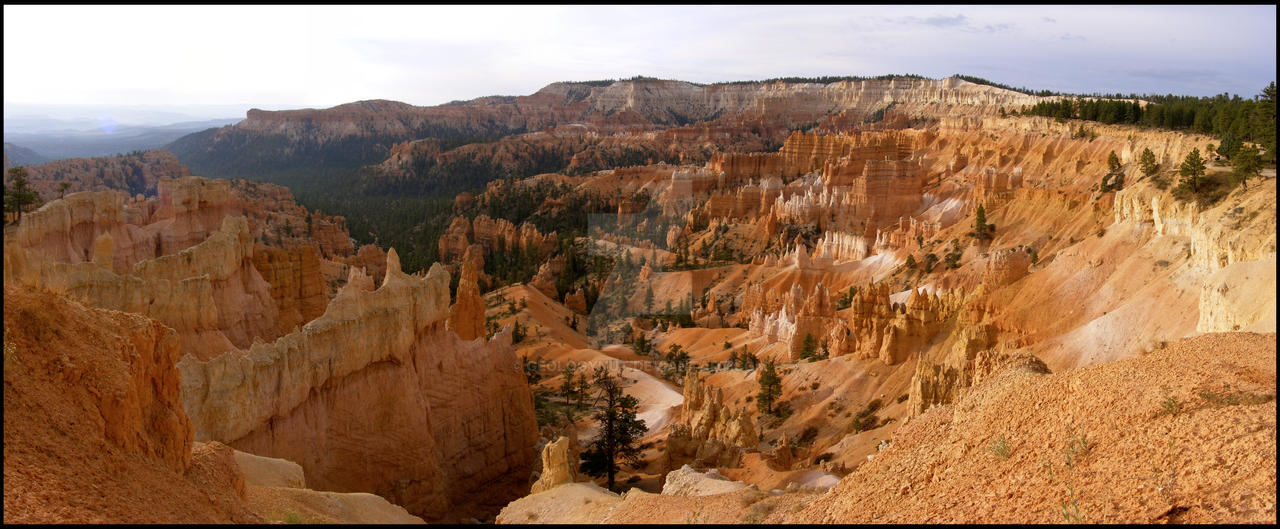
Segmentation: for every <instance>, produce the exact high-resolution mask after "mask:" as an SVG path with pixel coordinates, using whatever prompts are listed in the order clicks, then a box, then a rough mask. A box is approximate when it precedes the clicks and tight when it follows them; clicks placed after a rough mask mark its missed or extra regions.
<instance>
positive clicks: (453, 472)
mask: <svg viewBox="0 0 1280 529" xmlns="http://www.w3.org/2000/svg"><path fill="white" fill-rule="evenodd" d="M351 273H352V278H351V279H350V280H349V281H348V283H347V285H346V286H345V287H344V288H343V289H342V291H340V292H339V294H338V296H337V297H336V298H335V299H334V300H333V302H332V303H331V304H330V305H329V307H328V308H327V309H326V311H325V314H324V315H323V316H321V317H320V318H317V319H316V320H313V321H312V322H310V323H308V324H307V325H306V326H304V327H303V329H302V330H301V331H299V332H296V333H292V334H289V335H286V336H284V337H282V338H280V339H279V340H276V341H275V342H274V343H256V344H254V345H253V347H251V348H250V349H249V351H248V352H247V354H238V353H229V354H225V355H222V356H220V357H217V358H213V359H210V360H208V361H200V360H197V359H194V358H190V357H188V358H186V359H184V360H183V362H182V363H181V364H180V366H179V367H180V369H181V370H182V372H183V399H184V403H185V404H186V408H187V410H188V412H189V414H190V415H191V417H192V422H193V424H194V425H195V431H196V437H197V439H210V440H221V441H224V442H227V443H228V444H231V445H232V446H234V447H236V448H238V449H241V450H245V451H247V452H251V453H255V454H260V455H268V456H271V457H282V458H285V459H290V460H293V461H297V462H298V463H299V464H301V465H302V466H303V468H304V469H305V470H306V472H307V475H308V476H310V479H311V480H312V482H313V484H314V485H315V486H316V487H318V488H323V489H330V490H340V491H371V492H374V493H377V494H379V495H381V496H383V497H386V498H388V499H391V500H392V501H393V502H394V503H397V504H400V505H404V506H405V507H406V508H408V509H409V510H410V512H413V513H415V514H418V515H420V516H422V517H423V518H425V519H428V520H456V519H459V517H461V516H463V515H464V514H466V513H470V514H471V515H476V514H482V513H483V512H484V510H485V507H484V505H485V503H486V502H490V501H500V500H498V498H499V497H501V496H503V495H509V496H510V497H514V495H517V494H519V493H521V492H523V491H522V490H520V489H521V488H522V487H524V486H526V483H525V482H524V480H523V477H521V478H520V479H518V480H514V478H512V476H527V475H528V468H529V465H530V462H531V459H532V455H533V454H532V452H531V450H530V447H532V446H533V445H534V444H535V442H536V440H537V427H536V424H535V421H534V418H533V409H532V402H533V401H532V397H531V396H530V394H529V389H528V385H527V384H526V382H525V380H524V376H523V373H522V371H521V370H520V369H519V368H518V365H517V362H516V358H515V354H514V352H513V350H512V348H511V345H510V335H509V333H501V334H499V335H498V336H496V337H495V338H494V340H492V341H490V342H489V343H488V344H485V343H483V341H478V342H465V341H462V340H460V339H459V338H458V337H457V335H455V334H454V333H452V332H446V331H445V328H444V327H445V321H446V320H447V319H448V317H449V290H448V284H449V278H448V274H447V273H445V272H444V271H443V270H442V269H441V268H440V267H439V266H436V267H433V268H432V270H431V271H430V272H429V273H428V274H427V275H426V276H425V277H414V276H408V275H405V274H404V273H403V272H401V271H400V267H399V261H398V258H397V257H396V254H395V252H394V251H392V252H390V253H388V256H387V272H386V278H385V279H384V280H383V282H382V285H381V286H379V287H378V288H377V289H376V290H373V291H371V292H370V291H367V290H365V288H368V287H371V286H372V282H371V281H370V280H369V279H368V278H367V276H363V274H362V273H361V272H360V271H358V270H353V271H352V272H351ZM371 340H372V341H371ZM370 410H378V413H369V411H370ZM464 432H465V433H464ZM460 434H461V435H460ZM513 480H514V481H513ZM481 491H485V492H483V493H481Z"/></svg>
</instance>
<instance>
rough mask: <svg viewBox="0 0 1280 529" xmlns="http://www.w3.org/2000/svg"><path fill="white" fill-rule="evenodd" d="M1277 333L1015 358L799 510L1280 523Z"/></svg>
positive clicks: (832, 514)
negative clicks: (1078, 359) (1105, 357)
mask: <svg viewBox="0 0 1280 529" xmlns="http://www.w3.org/2000/svg"><path fill="white" fill-rule="evenodd" d="M1275 340H1276V336H1275V334H1255V333H1228V334H1210V335H1203V336H1197V337H1195V338H1189V339H1185V340H1181V341H1178V342H1175V343H1171V344H1169V346H1168V347H1167V348H1166V349H1163V350H1158V351H1155V352H1153V353H1151V354H1149V355H1147V356H1143V357H1140V358H1133V359H1129V360H1122V361H1118V362H1111V363H1106V364H1100V365H1094V366H1088V367H1085V368H1080V369H1075V370H1071V371H1067V372H1064V373H1059V374H1050V375H1042V374H1034V373H1032V372H1029V371H1025V370H1022V371H1020V370H1016V369H1014V370H1010V371H1005V372H1003V373H1000V374H998V375H996V376H994V377H993V378H992V379H990V381H989V382H987V383H983V384H980V385H978V386H975V387H974V388H972V389H971V390H970V391H969V392H968V393H967V394H965V395H964V396H962V397H960V398H959V399H958V400H957V401H956V402H955V404H954V405H952V406H939V407H935V408H934V409H932V410H931V411H929V412H927V413H925V414H924V415H921V416H920V417H917V418H915V419H913V420H912V421H911V422H909V423H908V424H906V425H904V426H902V428H900V429H899V430H898V432H897V434H896V435H895V436H894V437H893V442H892V444H891V445H890V446H889V447H888V448H887V449H885V450H884V451H882V452H880V453H879V454H878V455H877V456H876V457H875V458H874V459H873V460H872V461H870V462H868V463H867V464H864V465H862V466H861V467H860V468H859V469H858V470H856V471H854V472H853V473H852V474H850V475H848V476H846V477H845V478H844V480H842V481H841V483H840V485H838V486H837V487H836V488H834V489H832V491H831V492H830V493H829V494H827V495H825V496H823V497H822V498H821V499H820V500H818V501H816V502H814V504H813V505H812V506H811V507H809V508H808V509H806V510H804V511H802V512H800V513H799V514H797V515H795V516H794V517H792V518H791V519H790V520H789V521H796V522H825V523H832V522H836V523H858V522H863V523H865V522H872V521H874V522H881V523H963V522H1003V523H1052V522H1061V521H1064V520H1066V521H1085V522H1103V523H1116V522H1128V523H1133V522H1137V523H1151V522H1165V521H1168V522H1179V521H1180V522H1192V523H1205V522H1244V523H1275V521H1276V501H1275V491H1276V472H1275V468H1276V403H1275V390H1276V356H1275V355H1276V341H1275ZM1170 399H1173V400H1170ZM1175 410H1176V411H1177V412H1176V413H1173V411H1175ZM1082 439H1083V440H1084V441H1087V446H1086V444H1085V443H1084V442H1081V440H1082ZM1002 440H1003V446H1006V447H1007V452H1005V451H1003V450H1001V448H1000V446H1001V444H1002V443H1001V441H1002ZM1064 502H1065V505H1064ZM1064 509H1065V513H1064Z"/></svg>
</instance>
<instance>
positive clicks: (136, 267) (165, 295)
mask: <svg viewBox="0 0 1280 529" xmlns="http://www.w3.org/2000/svg"><path fill="white" fill-rule="evenodd" d="M241 185H242V186H243V184H241ZM251 187H252V186H251ZM158 189H159V193H158V196H156V197H153V198H149V199H143V200H136V199H130V198H127V197H126V196H125V195H124V194H123V193H120V192H118V191H103V192H85V193H73V194H71V195H69V196H67V197H66V198H64V199H61V200H54V201H52V202H50V203H48V204H46V205H45V206H43V207H41V208H40V209H39V210H37V211H35V212H32V213H30V214H28V215H26V216H25V217H24V219H23V222H22V224H21V226H19V227H18V228H17V230H16V233H14V234H13V236H12V237H8V238H6V249H5V262H6V269H5V278H6V281H9V280H11V279H12V280H14V281H18V282H20V283H22V284H25V285H28V286H35V285H42V286H45V287H47V288H51V289H53V290H55V291H56V292H60V293H65V294H68V295H71V296H72V297H75V298H77V299H81V300H85V301H87V302H89V303H90V304H92V305H94V306H98V307H104V308H112V309H117V310H124V311H127V312H135V313H139V314H144V315H148V316H151V317H153V318H156V319H158V320H159V321H161V322H164V323H165V324H166V325H169V326H170V327H172V328H174V329H175V330H177V331H178V332H179V336H180V337H181V340H182V343H183V350H184V352H186V353H189V354H195V355H197V356H200V357H202V358H203V357H208V356H212V355H216V354H220V353H222V352H224V351H227V350H230V349H233V348H246V347H248V346H249V344H250V343H252V341H253V340H254V338H261V339H266V340H271V339H275V338H276V337H279V336H280V335H282V334H284V333H286V332H289V331H290V330H292V329H293V328H294V327H296V326H299V325H301V324H304V323H306V322H307V321H310V320H311V319H313V318H315V317H316V316H319V315H320V314H321V313H323V311H324V306H325V304H326V303H327V297H326V292H325V290H324V284H323V282H322V275H323V274H322V272H321V264H322V260H323V258H322V257H321V253H322V251H323V248H324V245H322V244H318V243H317V242H316V241H315V240H313V239H309V238H307V237H306V236H305V234H300V236H299V237H296V238H294V239H293V240H292V241H291V245H289V246H288V249H280V248H275V247H268V246H265V245H262V244H258V245H256V247H255V243H254V242H253V241H254V235H253V233H252V230H253V229H255V228H256V229H258V230H259V232H260V233H261V232H262V231H263V230H268V229H273V228H275V227H278V226H280V225H281V223H282V222H290V221H289V220H283V219H298V218H305V217H306V216H307V214H306V211H305V210H301V211H299V210H300V209H301V208H300V207H299V206H297V205H296V204H293V203H292V202H291V201H286V200H285V198H282V197H280V196H278V195H277V196H276V198H275V199H271V198H269V197H271V196H272V195H271V194H270V193H251V194H246V193H245V192H233V187H232V183H230V182H228V181H225V180H211V179H204V178H198V177H186V178H181V179H177V180H168V179H165V180H161V181H160V182H159V184H158ZM280 189H283V188H280ZM288 196H289V195H287V194H286V195H284V197H286V198H287V197H288ZM256 197H268V198H267V199H259V198H256ZM243 212H251V214H253V215H254V216H253V218H256V219H258V220H257V221H253V220H250V219H246V218H245V217H240V216H234V215H235V214H237V213H243ZM315 218H316V219H317V220H316V221H315V223H316V225H318V226H330V227H336V226H337V224H336V223H335V222H334V221H331V220H330V219H328V218H325V217H323V216H315ZM341 240H342V241H345V242H346V248H348V249H349V247H350V239H349V238H347V237H345V234H344V235H343V237H342V238H341ZM329 247H330V248H331V249H332V251H334V252H338V253H341V252H343V251H346V252H348V253H350V252H349V250H344V249H343V247H342V246H341V245H334V244H331V245H329Z"/></svg>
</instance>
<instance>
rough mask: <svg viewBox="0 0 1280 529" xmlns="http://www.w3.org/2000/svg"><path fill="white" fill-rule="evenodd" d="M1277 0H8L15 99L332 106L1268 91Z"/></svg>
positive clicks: (7, 95) (9, 93)
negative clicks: (896, 89) (983, 87)
mask: <svg viewBox="0 0 1280 529" xmlns="http://www.w3.org/2000/svg"><path fill="white" fill-rule="evenodd" d="M1275 50H1276V7H1275V6H1274V5H1273V6H1236V7H1222V6H1169V7H1157V6H1136V7H1124V6H1120V7H1113V6H1035V7H1005V6H977V7H969V6H885V7H875V6H852V7H840V6H812V7H810V6H784V7H769V6H746V7H732V6H711V7H663V6H635V7H631V6H615V7H585V6H567V7H554V6H553V7H546V6H543V7H538V6H534V7H514V6H492V7H485V6H477V7H449V6H425V7H409V6H388V7H383V6H378V7H370V6H355V7H341V6H334V7H261V6H216V7H150V6H142V7H138V6H131V7H98V6H94V7H86V6H74V7H72V6H8V5H6V6H4V101H5V102H6V103H45V104H94V105H100V104H114V105H156V104H172V105H195V104H201V105H212V104H244V105H253V106H258V107H260V108H273V106H282V105H290V106H296V105H305V106H314V107H328V106H333V105H337V104H341V103H346V102H351V101H358V100H363V99H392V100H397V101H404V102H407V103H411V104H415V105H435V104H440V103H444V102H447V101H451V100H455V99H471V98H475V97H479V96H484V95H524V94H530V93H533V92H535V91H537V90H538V89H539V88H541V87H542V86H545V85H547V84H549V83H552V82H555V81H569V80H579V81H581V80H592V79H616V78H625V77H631V76H634V75H646V76H653V77H661V78H664V79H680V80H685V81H694V82H701V83H710V82H716V81H731V80H752V79H766V78H770V77H783V76H806V77H809V76H821V75H880V74H888V73H914V74H919V75H924V76H927V77H933V78H940V77H944V76H947V75H951V74H954V73H964V74H969V75H976V76H979V77H985V78H987V79H991V80H993V81H997V82H1002V83H1005V84H1009V85H1013V86H1026V87H1029V88H1033V89H1044V88H1047V89H1052V90H1058V91H1067V92H1095V91H1097V92H1107V93H1109V92H1124V93H1128V92H1137V93H1178V94H1189V95H1212V94H1217V93H1222V92H1231V93H1236V94H1240V95H1242V96H1245V97H1251V96H1253V95H1255V94H1257V93H1258V92H1259V91H1260V90H1261V89H1262V88H1263V87H1264V86H1266V84H1267V83H1269V82H1271V81H1273V80H1275V76H1276V51H1275Z"/></svg>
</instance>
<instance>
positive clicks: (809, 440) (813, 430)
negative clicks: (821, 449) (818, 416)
mask: <svg viewBox="0 0 1280 529" xmlns="http://www.w3.org/2000/svg"><path fill="white" fill-rule="evenodd" d="M817 438H818V428H817V427H815V426H810V427H808V428H805V429H804V432H802V433H801V434H800V437H799V438H798V439H796V445H798V446H809V445H811V444H813V440H814V439H817Z"/></svg>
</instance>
